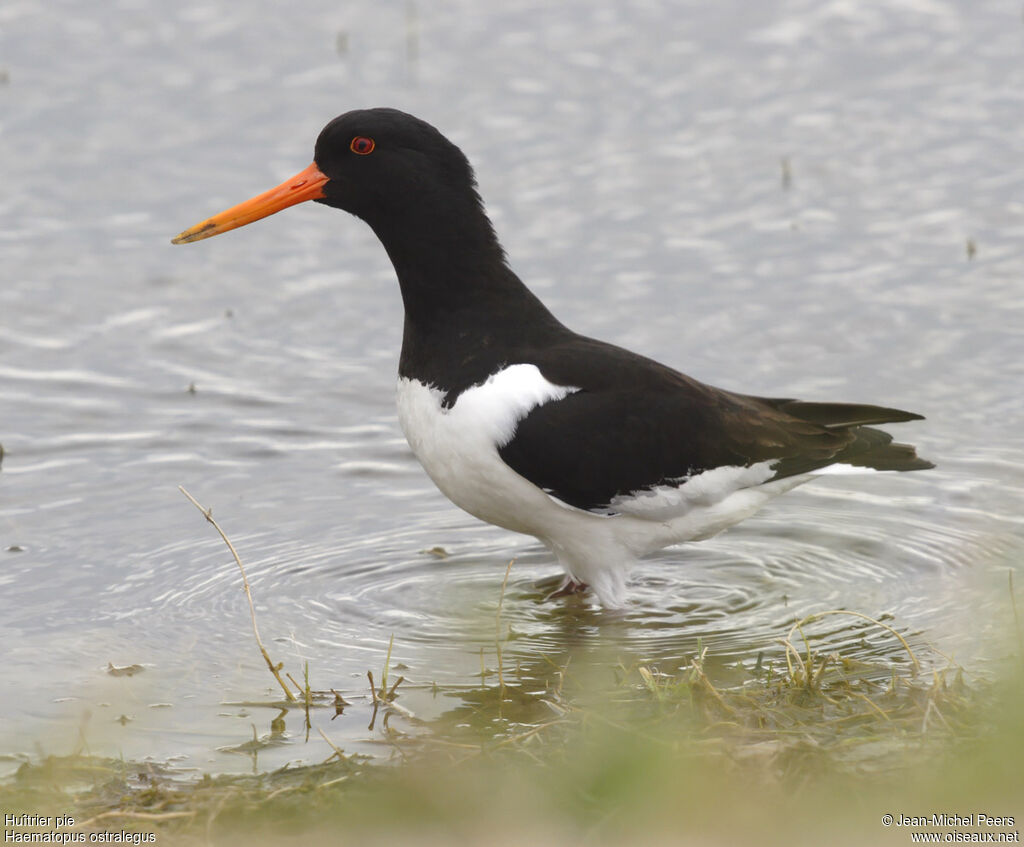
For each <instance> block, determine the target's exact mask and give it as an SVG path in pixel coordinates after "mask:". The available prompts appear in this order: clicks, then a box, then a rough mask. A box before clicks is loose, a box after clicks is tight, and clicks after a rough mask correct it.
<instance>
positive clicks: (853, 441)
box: [500, 336, 932, 510]
mask: <svg viewBox="0 0 1024 847" xmlns="http://www.w3.org/2000/svg"><path fill="white" fill-rule="evenodd" d="M527 361H531V362H534V363H536V364H537V365H538V367H539V368H540V370H541V372H542V373H543V374H544V376H545V378H547V379H548V380H550V381H551V382H553V383H555V384H557V385H562V386H573V387H575V388H578V389H579V390H577V391H575V392H573V393H572V394H569V395H568V396H567V397H565V398H564V399H562V400H558V401H555V402H550V403H546V404H544V405H542V406H538V407H537V408H535V409H533V410H532V411H531V412H530V413H529V414H528V415H527V416H526V417H525V418H524V419H523V420H522V421H520V423H519V426H518V428H517V429H516V432H515V434H514V436H513V437H512V439H511V440H510V441H509V442H508V443H507V444H505V445H504V446H503V447H501V448H500V454H501V458H502V459H503V460H504V461H505V462H506V463H507V464H508V465H509V466H510V467H511V468H512V469H513V470H515V471H516V472H517V473H519V474H520V475H522V476H524V477H526V478H527V479H529V480H530V481H531V482H533V483H534V484H535V485H537V486H539V487H540V488H543V489H544V490H546V491H548V492H549V493H550V494H552V495H553V496H555V497H557V498H559V499H560V500H562V501H564V502H566V503H568V504H570V505H573V506H576V507H578V508H581V509H600V510H604V509H605V507H607V506H608V504H610V503H611V502H612V500H613V499H614V498H615V497H616V496H617V495H623V496H625V495H629V494H631V493H634V492H639V491H644V490H646V489H650V488H653V487H655V486H658V485H662V484H666V483H670V482H673V481H679V480H682V479H685V478H687V477H690V476H693V475H694V474H698V473H701V472H702V471H707V470H711V469H712V468H716V467H720V466H726V465H727V466H739V467H749V466H750V465H753V464H756V463H758V462H763V461H766V460H771V461H773V462H775V464H774V465H773V467H772V470H773V472H774V477H773V478H776V479H778V478H782V477H786V476H792V475H794V474H799V473H806V472H808V471H811V470H814V469H816V468H821V467H824V466H825V465H830V464H833V463H836V462H841V463H845V464H851V465H859V466H863V467H872V468H876V469H879V470H918V469H924V468H929V467H932V464H931V463H930V462H927V461H925V460H923V459H919V458H918V457H917V455H916V454H915V452H914V448H913V447H910V446H908V445H902V444H894V443H892V437H891V436H890V435H889V434H888V433H885V432H882V431H881V430H877V429H873V428H871V427H870V426H868V425H869V424H878V423H894V422H898V421H909V420H918V419H920V417H921V416H920V415H916V414H913V413H911V412H904V411H901V410H899V409H886V408H882V407H879V406H866V405H858V404H845V403H805V402H801V401H798V400H789V399H773V398H764V397H751V396H746V395H742V394H735V393H732V392H729V391H723V390H721V389H718V388H714V387H712V386H709V385H704V384H703V383H700V382H698V381H697V380H694V379H691V378H690V377H687V376H685V375H684V374H681V373H678V372H677V371H674V370H672V369H671V368H668V367H665V366H664V365H661V364H659V363H657V362H655V361H653V360H650V359H646V358H644V357H642V356H639V355H637V354H635V353H631V352H629V351H627V350H623V349H621V348H618V347H614V346H612V345H608V344H604V343H603V342H599V341H595V340H593V339H588V338H583V337H580V336H575V337H574V338H573V339H572V340H569V341H566V342H564V343H562V344H560V345H556V346H554V347H550V348H546V349H544V350H534V351H530V353H529V358H528V359H527Z"/></svg>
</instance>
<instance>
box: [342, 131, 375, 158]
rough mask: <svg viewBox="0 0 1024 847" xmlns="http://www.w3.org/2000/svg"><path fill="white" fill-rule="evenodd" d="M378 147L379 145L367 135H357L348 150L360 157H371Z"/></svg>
mask: <svg viewBox="0 0 1024 847" xmlns="http://www.w3.org/2000/svg"><path fill="white" fill-rule="evenodd" d="M376 146H377V143H376V142H375V141H374V140H373V139H372V138H368V137H367V136H365V135H357V136H356V137H355V138H353V139H352V143H351V144H349V145H348V149H349V150H351V151H352V152H353V153H356V154H358V155H360V156H369V155H370V154H371V153H372V152H373V148H374V147H376Z"/></svg>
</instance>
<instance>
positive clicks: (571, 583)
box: [544, 575, 590, 600]
mask: <svg viewBox="0 0 1024 847" xmlns="http://www.w3.org/2000/svg"><path fill="white" fill-rule="evenodd" d="M588 588H590V586H589V585H587V584H586V583H585V582H580V581H579V580H576V579H573V578H572V577H571V576H569V575H566V577H565V579H563V580H562V584H561V585H559V586H558V588H556V589H555V590H554V591H552V592H551V593H550V594H548V595H547V596H546V597H545V598H544V599H545V600H554V599H555V598H556V597H571V596H572V595H573V594H582V593H583V592H584V591H586V590H587V589H588Z"/></svg>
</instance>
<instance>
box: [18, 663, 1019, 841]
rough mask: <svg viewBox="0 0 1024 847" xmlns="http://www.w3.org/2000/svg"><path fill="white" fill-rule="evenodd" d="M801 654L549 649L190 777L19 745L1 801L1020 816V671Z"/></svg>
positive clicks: (298, 812)
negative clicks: (380, 756)
mask: <svg viewBox="0 0 1024 847" xmlns="http://www.w3.org/2000/svg"><path fill="white" fill-rule="evenodd" d="M800 658H801V660H800V662H799V663H797V662H795V661H794V665H793V669H792V671H793V672H792V673H791V672H790V671H789V670H788V669H787V670H786V671H784V672H782V673H773V672H771V671H770V670H769V669H764V668H762V669H761V670H758V671H757V672H756V673H754V672H752V673H751V675H750V678H749V679H748V680H747V681H746V682H745V683H743V684H740V685H735V686H732V687H728V688H724V687H719V686H716V685H715V684H714V683H713V682H712V681H711V679H709V677H708V674H707V672H706V670H705V656H704V655H698V656H694V657H693V658H692V659H691V662H690V666H689V668H688V669H686V670H685V671H683V672H679V673H673V674H664V673H661V672H660V671H658V670H657V668H655V667H652V666H650V665H646V664H638V665H635V666H633V667H624V666H622V665H618V666H615V665H614V664H609V667H610V668H614V670H615V671H616V672H617V673H616V676H617V679H615V680H614V681H613V682H611V683H609V684H600V683H598V682H596V681H595V680H594V679H588V678H585V677H586V676H587V674H585V673H584V674H582V675H579V676H578V675H576V674H574V673H572V672H571V671H570V670H569V669H567V668H563V670H564V671H565V672H564V673H563V675H562V677H561V678H560V681H559V684H558V685H557V687H554V686H552V687H550V688H549V689H548V690H547V691H544V692H533V691H530V690H529V686H527V685H523V684H519V683H516V682H514V681H513V680H512V679H510V678H506V679H504V682H503V684H501V685H497V684H496V685H493V686H488V687H480V688H478V689H473V690H469V691H466V690H458V691H450V692H445V691H444V690H443V689H442V691H441V693H442V694H449V695H451V696H453V697H457V698H458V699H459V701H460V702H461V704H462V705H461V706H460V707H458V708H456V709H453V710H451V711H450V712H448V713H446V714H445V715H444V716H443V717H442V718H441V719H438V720H435V721H431V722H422V721H419V722H417V723H416V725H415V728H414V730H412V729H410V728H409V727H407V730H409V731H405V730H400V729H395V728H393V727H390V726H388V725H387V721H385V722H384V723H383V725H382V726H381V727H380V728H379V732H380V733H381V734H382V736H383V737H384V738H385V739H386V740H387V742H388V743H389V744H390V745H392V747H393V748H394V749H395V751H396V758H397V759H398V760H399V761H400V763H399V764H397V765H395V764H387V763H385V762H381V761H378V760H370V759H367V758H365V757H358V756H350V755H346V754H345V753H344V752H343V751H342V750H340V749H338V748H337V747H335V748H334V753H333V754H332V755H331V756H330V757H329V759H328V760H327V761H325V762H323V763H322V764H320V765H314V766H308V767H285V768H282V769H280V770H277V771H274V772H270V773H264V774H259V775H253V776H223V777H209V776H207V777H204V778H203V779H202V780H200V781H198V782H195V781H191V782H189V781H184V780H182V779H181V778H180V775H178V774H176V773H175V772H174V771H173V770H171V769H167V768H164V767H161V766H158V765H154V764H148V763H138V762H123V761H116V760H109V759H100V758H95V757H88V756H67V757H49V758H47V759H45V760H43V761H41V762H39V763H36V764H25V765H23V766H22V767H21V769H20V770H19V771H18V773H17V775H16V776H15V777H14V779H13V780H11V781H10V782H9V783H8V784H7V785H6V786H4V787H3V789H2V790H0V804H2V805H3V807H4V808H5V809H6V810H11V811H14V812H28V813H33V814H72V815H73V816H74V818H75V820H76V828H77V827H80V828H81V829H82V831H97V830H104V831H110V830H112V829H117V830H123V831H127V832H131V831H136V832H140V833H156V834H157V835H158V836H159V843H174V844H186V845H187V844H215V843H223V842H225V841H228V840H229V839H232V838H238V837H244V838H246V840H247V841H250V840H252V841H254V842H255V843H268V844H269V843H274V844H277V843H291V841H293V840H294V841H295V842H296V843H298V842H299V841H301V840H305V839H306V838H310V837H319V836H327V835H330V836H331V837H332V838H333V840H334V841H335V842H340V843H348V842H349V841H352V842H356V841H358V842H359V843H361V844H365V843H367V842H370V843H377V842H384V841H388V842H392V841H393V840H394V839H401V840H402V842H403V843H404V842H407V841H412V842H414V843H441V842H442V841H444V842H446V843H451V842H452V841H461V842H464V843H492V844H493V843H498V844H504V843H516V844H518V843H523V842H524V841H525V840H526V839H530V840H531V841H536V842H538V843H542V844H547V843H556V844H563V843H564V844H576V843H581V844H582V843H601V842H611V841H619V840H628V841H629V843H700V844H706V843H715V844H717V843H746V842H747V841H748V840H750V839H756V843H787V844H792V843H819V842H820V841H821V839H822V836H821V828H822V827H826V828H827V830H828V832H829V835H828V838H827V840H828V841H832V842H837V843H864V842H865V841H870V842H871V843H881V842H886V841H887V839H888V840H889V841H890V843H906V842H907V841H908V836H907V834H906V833H905V832H902V831H901V832H899V833H898V835H899V837H898V838H897V837H896V835H894V834H893V831H891V830H890V829H889V828H886V827H884V826H883V825H882V824H881V823H880V821H881V816H882V815H883V814H885V813H891V814H899V813H901V812H902V813H904V814H908V815H910V814H920V813H923V812H925V811H926V812H927V813H928V814H931V813H932V812H943V811H949V810H953V811H957V812H963V811H964V810H968V809H969V810H974V811H983V812H985V813H987V814H993V815H996V814H1000V815H1012V816H1015V817H1016V818H1017V819H1018V820H1019V817H1020V814H1021V812H1022V811H1024V809H1021V799H1022V797H1024V792H1022V788H1024V780H1022V777H1021V769H1020V761H1021V756H1022V754H1024V717H1022V710H1021V709H1020V704H1021V702H1022V694H1024V691H1022V685H1021V681H1020V678H1019V677H1014V678H1013V680H1012V681H1006V682H1003V683H1001V684H996V683H981V682H973V683H970V684H969V683H968V682H967V681H965V674H964V672H963V671H962V669H960V668H957V667H955V666H950V667H948V668H945V669H942V670H936V671H932V672H930V673H928V674H927V675H925V674H919V675H913V676H911V675H907V676H898V675H892V676H890V677H889V678H888V679H886V680H884V681H880V680H877V679H872V678H871V677H870V675H868V674H865V673H864V672H863V671H865V670H866V668H864V667H862V666H861V663H856V662H850V661H847V660H844V659H843V658H842V657H839V656H834V655H826V656H818V655H815V654H814V653H813V652H811V651H808V652H806V653H805V654H804V655H802V656H801V657H800ZM380 690H381V691H383V690H384V689H383V688H381V689H380ZM384 694H385V695H388V694H389V693H388V692H384ZM393 694H394V692H393V691H392V692H391V695H390V696H392V703H388V702H383V701H384V697H382V698H381V700H382V702H381V704H380V705H381V707H382V708H387V707H388V706H390V705H392V704H393ZM318 731H320V732H321V734H324V733H323V732H322V730H319V727H318ZM324 737H325V738H327V735H324ZM332 746H333V745H332ZM1004 828H1005V827H1004ZM1012 828H1013V827H1011V829H1012Z"/></svg>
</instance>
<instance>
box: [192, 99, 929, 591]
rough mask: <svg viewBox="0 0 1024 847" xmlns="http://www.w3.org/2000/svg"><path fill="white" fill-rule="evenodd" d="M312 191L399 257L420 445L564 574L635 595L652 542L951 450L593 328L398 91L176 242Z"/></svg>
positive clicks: (448, 485)
mask: <svg viewBox="0 0 1024 847" xmlns="http://www.w3.org/2000/svg"><path fill="white" fill-rule="evenodd" d="M305 200H315V201H316V202H318V203H324V204H326V205H328V206H334V207H336V208H338V209H343V210H345V211H347V212H351V213H352V214H354V215H356V216H357V217H360V218H362V219H363V220H364V221H366V223H368V224H369V225H370V226H371V227H372V228H373V231H374V232H375V233H376V234H377V237H378V238H379V239H380V241H381V243H382V244H383V245H384V249H385V250H387V252H388V256H390V258H391V262H392V264H393V265H394V267H395V272H396V273H397V275H398V282H399V285H400V286H401V290H402V300H403V302H404V304H405V329H404V335H403V339H402V353H401V358H400V360H399V366H398V419H399V422H400V423H401V426H402V430H403V431H404V432H405V437H406V439H408V442H409V446H410V447H412V450H413V452H414V453H415V454H416V457H417V458H418V459H419V461H420V462H421V464H422V465H423V467H424V469H425V470H426V472H427V473H428V474H429V475H430V478H431V479H432V480H433V481H434V482H435V483H436V485H437V487H438V488H440V489H441V491H442V492H444V494H445V495H447V496H448V498H449V499H451V500H452V502H454V503H455V504H456V505H458V506H460V507H461V508H463V509H465V510H466V511H467V512H469V513H470V514H471V515H475V516H476V517H478V518H480V519H481V520H484V521H487V522H489V523H492V524H496V525H498V526H501V527H505V528H506V529H510V530H514V531H516V532H523V533H526V534H528V535H533V536H535V537H537V538H538V539H540V541H542V542H543V543H544V544H546V545H547V546H548V547H549V548H550V549H551V550H552V551H553V552H554V554H555V555H556V556H557V557H558V561H559V562H560V563H561V565H562V567H563V568H564V569H565V572H566V578H565V582H564V583H563V590H564V591H567V592H568V591H573V590H581V589H582V588H584V587H587V586H589V587H590V588H591V589H592V590H593V591H594V593H595V594H596V595H597V598H598V599H599V600H600V601H601V603H602V604H604V605H605V606H609V607H616V606H620V605H622V603H623V600H624V597H625V582H626V577H627V575H628V573H629V570H630V567H631V565H632V564H633V563H634V562H635V561H636V559H637V558H638V557H640V556H644V555H646V554H648V553H651V552H653V551H655V550H658V549H660V548H662V547H666V546H668V545H670V544H676V543H678V542H682V541H691V540H698V539H704V538H708V537H710V536H712V535H715V534H716V533H718V532H721V531H722V530H723V529H725V528H726V527H728V526H730V525H731V524H734V523H736V522H737V521H740V520H742V519H743V518H746V517H748V516H749V515H751V514H753V513H754V512H755V511H756V510H757V509H758V508H760V507H761V506H762V505H763V504H764V503H765V502H767V501H768V500H770V499H771V498H773V497H775V496H777V495H779V494H782V493H783V492H785V491H788V490H789V489H791V488H793V487H795V486H797V485H799V484H801V483H803V482H806V481H807V480H809V479H811V478H812V477H813V476H814V475H815V474H821V473H828V472H835V471H837V470H850V469H857V468H859V469H862V470H864V469H873V470H888V471H910V470H921V469H924V468H930V467H933V465H932V464H931V463H930V462H928V461H925V460H924V459H920V458H918V457H917V455H916V453H915V450H914V448H913V447H911V446H909V445H905V444H896V443H893V441H892V437H891V436H890V435H889V434H888V433H886V432H883V431H881V430H879V429H875V428H874V426H875V425H876V424H885V423H897V422H901V421H910V420H920V419H921V416H920V415H916V414H914V413H912V412H904V411H901V410H899V409H889V408H884V407H881V406H868V405H861V404H856V403H809V402H803V401H800V400H792V399H786V398H773V397H753V396H748V395H745V394H736V393H734V392H732V391H724V390H722V389H720V388H713V387H712V386H709V385H704V384H703V383H700V382H698V381H697V380H695V379H693V378H691V377H688V376H685V375H684V374H682V373H679V372H678V371H676V370H673V369H672V368H669V367H667V366H665V365H662V364H659V363H658V362H655V361H652V360H651V359H647V358H645V357H643V356H641V355H638V354H637V353H633V352H630V351H629V350H624V349H623V348H621V347H616V346H614V345H612V344H606V343H604V342H602V341H597V340H595V339H593V338H587V337H585V336H582V335H577V334H576V333H575V332H573V331H572V330H570V329H568V328H567V327H565V326H564V325H563V324H561V323H560V322H559V321H558V320H557V319H556V318H555V317H554V315H552V314H551V312H549V311H548V310H547V308H546V307H545V306H544V305H543V304H542V303H541V302H540V300H538V299H537V297H536V296H534V294H533V293H532V292H531V291H530V290H529V289H528V288H527V287H526V286H525V285H524V284H523V283H522V282H521V281H520V279H519V277H517V276H516V275H515V273H513V271H512V269H511V268H510V267H509V265H508V262H507V260H506V257H505V253H504V250H503V249H502V247H501V244H500V243H499V242H498V238H497V236H496V235H495V232H494V229H493V227H492V225H491V222H490V220H489V219H488V217H487V214H486V213H485V211H484V207H483V202H482V201H481V199H480V195H479V194H478V193H477V190H476V180H475V178H474V175H473V170H472V168H471V167H470V164H469V162H468V160H467V159H466V157H465V156H464V155H463V153H462V151H460V150H459V148H458V147H456V146H455V145H454V144H452V143H451V142H450V141H448V139H446V138H445V137H444V136H443V135H441V133H440V132H438V131H437V130H436V129H435V128H434V127H432V126H431V125H430V124H427V123H425V122H424V121H422V120H419V119H418V118H415V117H413V116H412V115H408V114H405V113H403V112H399V111H396V110H394V109H368V110H361V111H352V112H348V113H346V114H344V115H341V116H340V117H338V118H335V119H334V120H333V121H331V122H330V123H329V124H327V126H326V127H325V128H324V130H323V131H322V132H321V133H320V137H319V138H318V139H317V142H316V150H315V155H314V157H313V164H311V165H310V166H309V167H308V168H306V169H305V170H304V171H302V172H300V173H299V174H297V175H296V176H294V177H293V178H292V179H289V180H286V181H285V182H283V183H282V184H281V185H279V186H278V187H277V188H274V189H271V190H270V191H268V192H266V193H264V194H260V195H259V196H257V197H254V198H252V199H251V200H248V201H246V202H244V203H241V204H239V205H238V206H235V207H233V208H231V209H229V210H227V211H225V212H221V213H220V214H219V215H215V216H214V217H212V218H210V219H209V220H206V221H203V222H202V223H200V224H198V225H196V226H194V227H193V228H192V229H189V230H186V231H185V232H183V233H181V235H179V236H177V237H176V238H175V239H173V241H174V243H175V244H182V243H187V242H191V241H198V240H200V239H203V238H209V237H210V236H212V235H217V234H219V233H222V232H226V231H228V230H230V229H234V228H236V227H240V226H244V225H245V224H248V223H251V222H253V221H255V220H258V219H260V218H263V217H266V216H267V215H271V214H273V213H275V212H278V211H280V210H281V209H284V208H287V207H288V206H291V205H294V204H296V203H301V202H303V201H305Z"/></svg>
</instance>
